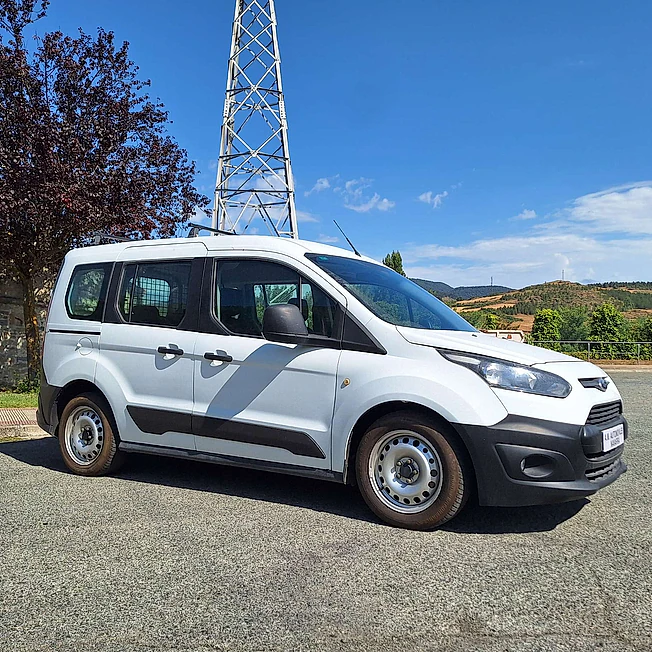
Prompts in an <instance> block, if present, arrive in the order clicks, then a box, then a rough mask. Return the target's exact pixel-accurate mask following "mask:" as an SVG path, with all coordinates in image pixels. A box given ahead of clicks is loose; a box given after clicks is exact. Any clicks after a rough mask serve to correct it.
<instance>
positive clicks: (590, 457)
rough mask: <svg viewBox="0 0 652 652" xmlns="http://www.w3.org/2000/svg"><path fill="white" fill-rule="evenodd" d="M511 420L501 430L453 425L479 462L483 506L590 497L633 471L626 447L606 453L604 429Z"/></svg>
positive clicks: (621, 420)
mask: <svg viewBox="0 0 652 652" xmlns="http://www.w3.org/2000/svg"><path fill="white" fill-rule="evenodd" d="M619 423H622V424H623V425H624V427H625V437H627V435H628V427H627V420H626V419H625V417H623V416H622V415H619V416H618V418H617V419H614V420H613V421H611V422H609V423H607V424H603V425H601V426H600V427H597V426H588V425H587V426H576V425H570V424H565V423H557V422H554V421H545V420H543V419H532V418H529V417H519V416H508V417H507V418H505V419H504V420H503V421H501V422H500V423H498V424H496V425H495V426H491V427H487V426H472V425H462V424H453V425H454V426H455V428H456V430H457V431H458V433H459V435H460V437H461V438H462V440H463V441H464V443H465V444H466V446H467V448H468V450H469V453H470V455H471V461H472V462H473V466H474V470H475V474H476V480H477V485H478V499H479V502H480V504H481V505H491V506H496V507H518V506H526V505H543V504H547V503H558V502H565V501H568V500H577V499H579V498H583V497H585V496H590V495H592V494H594V493H595V492H596V491H598V490H599V489H601V488H602V487H606V486H607V485H609V484H611V483H612V482H613V481H614V480H616V479H617V478H618V477H619V476H620V475H622V474H623V473H624V472H625V471H626V470H627V465H626V464H625V462H624V461H623V460H622V454H623V449H624V446H619V447H618V448H616V449H614V450H612V451H609V452H608V453H602V452H601V446H602V430H603V429H605V428H610V427H612V426H615V425H617V424H619Z"/></svg>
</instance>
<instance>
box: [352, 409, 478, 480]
mask: <svg viewBox="0 0 652 652" xmlns="http://www.w3.org/2000/svg"><path fill="white" fill-rule="evenodd" d="M394 412H417V413H419V414H421V415H423V417H424V418H426V419H428V420H429V421H432V422H433V423H435V424H436V425H438V426H439V427H441V428H444V429H445V430H446V431H447V432H448V433H449V434H450V435H451V436H452V437H454V438H455V440H456V441H457V443H458V444H459V445H460V448H461V451H462V454H463V455H464V456H465V457H466V460H465V461H466V462H467V464H468V467H469V469H470V470H471V473H472V475H473V479H472V480H473V488H474V490H476V491H477V484H476V478H475V467H474V464H473V459H472V457H471V453H470V452H469V447H468V446H467V443H466V442H465V441H464V439H463V438H462V437H461V436H460V433H459V432H458V430H457V429H456V428H455V426H454V425H453V424H452V423H450V422H449V421H448V420H447V419H445V418H444V417H443V416H442V415H441V414H439V413H438V412H436V411H435V410H433V409H432V408H429V407H426V406H425V405H421V404H420V403H413V402H411V401H386V402H384V403H379V404H378V405H374V406H373V407H371V408H369V409H368V410H367V411H366V412H365V413H363V414H362V415H361V416H360V417H359V418H358V420H357V421H356V423H355V426H353V429H352V430H351V433H350V434H349V437H348V439H347V444H346V454H345V458H344V460H345V462H344V473H343V478H344V482H345V484H349V485H355V484H356V479H355V471H354V469H355V456H356V454H357V452H358V447H359V445H360V440H361V439H362V437H363V435H364V434H365V432H367V430H368V429H369V427H370V426H371V424H372V423H374V422H375V421H377V420H378V419H380V418H381V417H384V416H386V415H388V414H392V413H394Z"/></svg>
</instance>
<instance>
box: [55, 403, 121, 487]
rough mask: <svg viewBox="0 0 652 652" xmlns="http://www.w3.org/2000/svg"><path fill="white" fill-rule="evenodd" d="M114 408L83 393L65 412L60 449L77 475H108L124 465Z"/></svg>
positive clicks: (61, 421) (62, 419)
mask: <svg viewBox="0 0 652 652" xmlns="http://www.w3.org/2000/svg"><path fill="white" fill-rule="evenodd" d="M116 434H117V429H116V428H115V424H114V422H113V416H112V414H111V409H110V408H109V405H108V403H107V402H106V400H105V399H104V398H103V397H102V396H100V395H99V394H94V393H88V394H81V395H80V396H77V397H75V398H73V399H72V400H71V401H70V402H69V403H68V405H66V407H65V408H64V410H63V413H62V415H61V420H60V425H59V448H60V449H61V454H62V456H63V461H64V462H65V464H66V466H67V467H68V468H69V469H70V470H71V471H72V472H73V473H76V474H77V475H89V476H96V475H105V474H107V473H110V472H112V471H115V470H117V469H118V468H119V467H120V466H121V464H122V454H121V453H120V451H118V442H117V438H116Z"/></svg>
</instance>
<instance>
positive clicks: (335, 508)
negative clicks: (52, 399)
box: [0, 372, 652, 652]
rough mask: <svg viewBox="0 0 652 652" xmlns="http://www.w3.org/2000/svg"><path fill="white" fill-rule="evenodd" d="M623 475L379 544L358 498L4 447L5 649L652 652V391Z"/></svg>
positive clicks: (313, 484) (476, 511)
mask: <svg viewBox="0 0 652 652" xmlns="http://www.w3.org/2000/svg"><path fill="white" fill-rule="evenodd" d="M613 377H614V379H615V380H616V382H617V384H618V386H619V387H620V389H621V391H622V393H623V395H624V399H625V403H626V410H625V412H626V415H627V416H628V418H629V420H630V424H631V436H630V439H629V442H628V445H627V451H626V459H627V461H628V463H629V465H630V470H629V472H628V473H627V474H625V476H623V477H622V478H621V479H620V480H619V481H618V482H616V483H615V484H614V485H612V486H611V487H609V488H607V489H605V490H603V491H602V492H600V493H598V494H597V495H596V496H594V497H592V498H591V499H590V500H586V501H582V502H575V503H567V504H565V505H560V506H550V507H540V508H525V509H498V508H494V509H487V508H477V507H475V508H472V509H470V510H468V511H466V512H465V513H464V514H463V515H462V516H460V517H459V518H458V519H456V520H455V521H454V522H452V523H451V524H449V526H448V527H446V529H444V530H441V531H438V532H431V533H420V532H407V531H403V530H398V529H393V528H390V527H387V526H384V525H382V524H380V523H379V522H378V521H377V520H375V518H374V517H372V516H371V515H370V513H369V512H368V511H367V509H366V507H365V505H364V503H363V502H362V499H361V498H360V497H359V495H358V494H357V492H356V491H355V490H354V489H351V488H347V487H342V486H338V485H333V484H330V483H326V482H319V481H311V480H305V479H297V478H291V477H283V476H277V475H272V474H265V473H259V472H252V471H240V470H237V469H231V468H229V469H224V468H220V467H216V466H210V465H204V464H201V463H191V462H178V461H174V460H168V459H162V458H161V459H158V458H152V457H144V456H142V457H141V456H134V457H133V458H132V460H131V462H130V463H129V465H128V467H126V468H125V470H123V471H122V472H121V473H120V475H119V476H118V477H109V478H99V479H86V478H80V477H76V476H73V475H70V474H68V473H66V472H65V470H64V467H63V463H62V462H61V460H60V457H59V453H58V449H57V444H56V442H55V440H53V439H51V438H45V439H39V440H31V441H22V442H15V443H4V444H0V649H1V650H3V651H4V650H10V651H11V652H14V651H21V650H25V651H29V652H39V651H42V650H48V651H50V650H65V651H70V650H79V651H83V652H94V651H99V650H101V651H103V652H109V651H111V652H114V651H122V650H137V651H142V652H145V651H150V650H151V651H154V650H156V651H160V650H193V651H201V652H208V651H213V650H320V651H321V650H367V649H369V650H391V651H392V652H403V651H407V650H489V651H492V652H493V651H495V652H498V651H511V650H519V651H520V650H522V651H527V652H539V651H543V650H563V651H565V650H568V651H569V652H570V651H572V652H576V651H578V650H652V516H651V514H652V512H651V508H652V474H651V469H652V434H651V431H652V401H651V400H650V399H651V398H652V392H651V390H652V373H624V372H615V373H613Z"/></svg>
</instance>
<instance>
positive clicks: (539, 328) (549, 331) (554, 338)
mask: <svg viewBox="0 0 652 652" xmlns="http://www.w3.org/2000/svg"><path fill="white" fill-rule="evenodd" d="M560 326H561V315H560V314H559V312H558V311H557V310H553V309H552V308H542V309H541V310H537V311H536V313H535V315H534V323H533V325H532V339H533V340H534V341H535V342H558V341H559V339H560Z"/></svg>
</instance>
